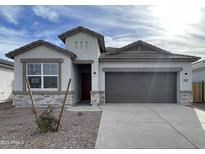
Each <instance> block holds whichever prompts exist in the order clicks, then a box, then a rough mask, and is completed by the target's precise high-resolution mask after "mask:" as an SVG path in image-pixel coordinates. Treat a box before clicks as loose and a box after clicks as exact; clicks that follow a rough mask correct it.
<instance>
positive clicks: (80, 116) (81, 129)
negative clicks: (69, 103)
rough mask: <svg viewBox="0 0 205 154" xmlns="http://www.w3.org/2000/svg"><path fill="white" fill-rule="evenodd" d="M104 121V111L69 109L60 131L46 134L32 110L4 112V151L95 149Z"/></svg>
mask: <svg viewBox="0 0 205 154" xmlns="http://www.w3.org/2000/svg"><path fill="white" fill-rule="evenodd" d="M38 111H39V110H38ZM55 113H57V114H59V110H58V109H55ZM100 118H101V112H100V111H83V112H78V111H66V110H65V111H64V113H63V117H62V120H61V127H60V129H59V131H58V132H51V133H47V134H44V135H42V134H39V133H38V131H37V126H36V123H35V117H34V115H33V113H32V110H31V108H12V109H8V110H1V111H0V148H1V149H2V148H38V149H39V148H53V149H54V148H55V149H56V148H58V149H62V148H72V149H75V148H94V147H95V142H96V138H97V132H98V128H99V123H100Z"/></svg>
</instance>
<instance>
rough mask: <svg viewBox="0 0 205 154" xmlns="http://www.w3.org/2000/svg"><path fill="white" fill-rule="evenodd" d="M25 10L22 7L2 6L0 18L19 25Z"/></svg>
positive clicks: (0, 7)
mask: <svg viewBox="0 0 205 154" xmlns="http://www.w3.org/2000/svg"><path fill="white" fill-rule="evenodd" d="M22 11H23V8H22V7H21V6H0V16H2V17H3V18H4V19H5V20H6V21H7V22H9V23H13V24H17V23H18V19H19V18H20V17H21V15H22V14H21V13H22Z"/></svg>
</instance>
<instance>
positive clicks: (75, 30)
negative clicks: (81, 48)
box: [58, 26, 105, 52]
mask: <svg viewBox="0 0 205 154" xmlns="http://www.w3.org/2000/svg"><path fill="white" fill-rule="evenodd" d="M79 32H84V33H87V34H89V35H91V36H94V37H96V38H97V39H98V43H99V47H100V51H101V52H105V42H104V36H103V35H101V34H99V33H97V32H95V31H92V30H90V29H88V28H85V27H83V26H78V27H76V28H73V29H71V30H68V31H66V32H64V33H62V34H60V35H58V37H59V38H60V39H61V40H62V41H63V42H64V43H65V39H66V38H67V37H70V36H73V35H75V34H77V33H79Z"/></svg>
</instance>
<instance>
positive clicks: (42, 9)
mask: <svg viewBox="0 0 205 154" xmlns="http://www.w3.org/2000/svg"><path fill="white" fill-rule="evenodd" d="M33 11H34V13H35V14H36V15H37V16H40V17H42V18H44V19H48V20H49V21H51V22H57V21H58V18H59V13H57V12H56V11H55V7H53V6H35V7H33Z"/></svg>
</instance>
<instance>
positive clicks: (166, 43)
mask: <svg viewBox="0 0 205 154" xmlns="http://www.w3.org/2000/svg"><path fill="white" fill-rule="evenodd" d="M76 26H85V27H87V28H90V29H92V30H94V31H96V32H99V33H101V34H102V35H104V36H105V43H106V46H113V47H121V46H123V45H126V44H128V43H131V42H134V41H137V40H144V41H147V42H149V43H151V44H153V45H157V46H159V47H161V48H164V49H166V50H169V51H172V52H174V53H179V54H190V55H195V56H200V57H202V58H204V57H205V8H203V7H200V6H196V5H193V6H0V58H4V59H7V58H6V57H5V56H4V54H5V53H7V52H9V51H11V50H13V49H15V48H18V47H20V46H22V45H25V44H27V43H30V42H32V41H34V40H38V39H44V40H46V41H49V42H52V43H54V44H56V45H59V46H61V47H64V45H63V43H62V42H61V41H60V40H59V39H58V37H57V36H58V34H60V33H62V32H65V31H67V30H69V29H71V28H74V27H76Z"/></svg>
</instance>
